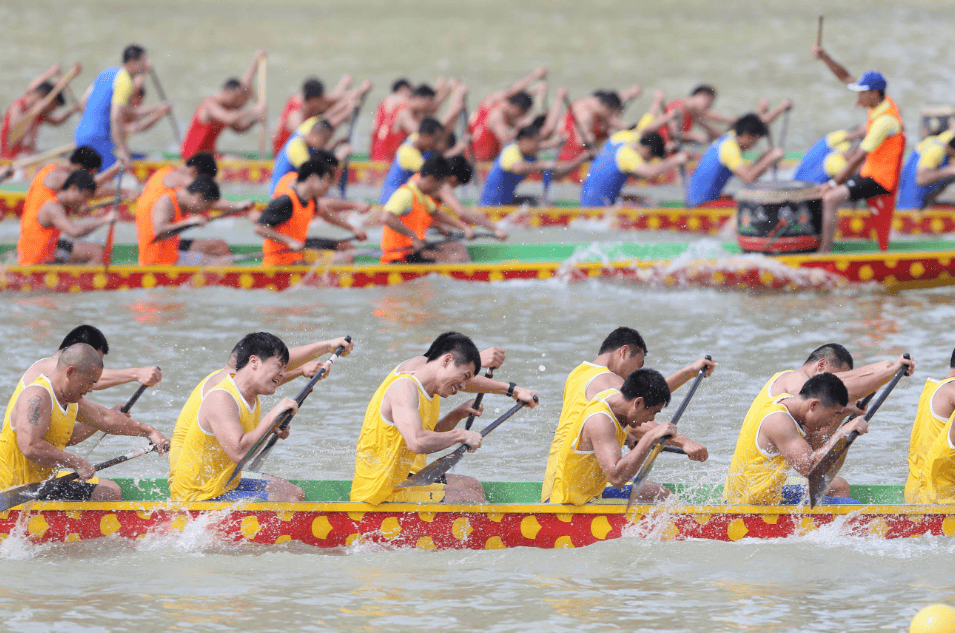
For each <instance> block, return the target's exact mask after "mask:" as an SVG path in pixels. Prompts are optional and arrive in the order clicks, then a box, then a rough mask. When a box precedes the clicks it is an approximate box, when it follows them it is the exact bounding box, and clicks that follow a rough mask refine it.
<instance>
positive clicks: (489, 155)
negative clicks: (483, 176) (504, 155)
mask: <svg viewBox="0 0 955 633" xmlns="http://www.w3.org/2000/svg"><path fill="white" fill-rule="evenodd" d="M546 77H547V68H546V67H544V66H541V67H540V68H538V69H537V70H535V71H534V72H532V73H531V74H529V75H527V76H526V77H524V78H523V79H521V80H519V81H517V82H515V83H514V84H512V85H511V86H510V87H509V88H507V89H506V90H501V91H499V92H495V93H494V94H492V95H490V96H489V97H487V98H486V99H484V100H483V101H481V103H480V104H479V105H478V108H477V110H475V111H474V114H472V115H471V120H470V121H468V128H469V130H470V132H471V137H472V140H471V146H472V147H473V148H474V157H473V158H474V160H494V159H495V158H497V155H498V154H500V153H501V148H502V147H504V146H505V145H507V144H508V143H510V142H511V141H513V140H514V138H515V137H516V136H517V131H518V130H519V129H521V128H522V127H524V126H526V125H530V124H531V123H532V122H533V119H534V114H533V113H532V112H531V108H532V106H533V105H534V94H532V91H531V86H532V85H533V84H534V83H535V82H537V81H541V82H543V81H544V79H545V78H546ZM535 88H536V89H537V90H534V93H535V94H536V93H539V92H544V91H546V83H541V84H538V86H536V87H535ZM556 126H557V120H556V117H555V119H554V121H553V125H552V127H555V128H556ZM544 136H550V133H546V134H545V135H544Z"/></svg>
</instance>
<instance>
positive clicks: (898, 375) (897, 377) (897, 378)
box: [863, 353, 912, 422]
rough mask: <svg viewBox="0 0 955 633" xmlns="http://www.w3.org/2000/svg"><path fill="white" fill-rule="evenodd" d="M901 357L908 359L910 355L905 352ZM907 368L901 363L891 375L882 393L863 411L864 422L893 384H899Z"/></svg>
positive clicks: (876, 409)
mask: <svg viewBox="0 0 955 633" xmlns="http://www.w3.org/2000/svg"><path fill="white" fill-rule="evenodd" d="M902 358H904V359H906V360H909V359H910V358H912V357H911V356H909V355H908V353H906V354H902ZM908 370H909V368H908V365H902V366H901V367H899V371H897V372H895V376H893V377H892V381H891V382H890V383H889V384H888V385H887V386H886V387H885V389H883V390H882V393H880V394H879V397H878V398H876V400H875V402H874V403H873V404H872V406H871V407H870V408H869V410H868V411H866V412H865V416H863V417H864V418H865V421H866V422H868V421H869V420H871V419H872V416H874V415H875V412H876V411H878V410H879V407H881V406H882V403H883V402H885V399H886V398H888V397H889V393H891V392H892V390H893V389H894V388H895V386H896V385H897V384H899V381H900V380H902V376H904V375H905V372H907V371H908Z"/></svg>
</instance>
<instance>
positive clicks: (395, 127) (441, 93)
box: [376, 82, 467, 161]
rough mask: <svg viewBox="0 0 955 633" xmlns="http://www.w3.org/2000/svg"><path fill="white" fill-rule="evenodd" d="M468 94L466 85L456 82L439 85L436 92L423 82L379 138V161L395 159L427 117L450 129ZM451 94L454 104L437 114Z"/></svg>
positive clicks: (400, 107) (462, 108)
mask: <svg viewBox="0 0 955 633" xmlns="http://www.w3.org/2000/svg"><path fill="white" fill-rule="evenodd" d="M466 94H467V86H465V85H464V84H460V83H456V82H455V83H452V84H450V85H448V86H445V87H439V89H438V90H437V91H436V90H435V89H434V88H432V87H431V86H428V85H427V84H421V85H420V86H418V87H417V88H415V89H414V90H413V91H412V93H411V96H410V97H409V98H408V103H407V105H405V106H398V108H399V110H398V112H397V113H396V114H395V118H394V121H393V122H392V124H391V126H390V127H389V128H388V132H387V134H386V135H385V137H384V138H382V139H381V140H380V141H379V143H380V146H379V148H378V156H379V158H378V159H376V160H387V161H390V160H393V159H394V157H395V153H396V152H397V151H398V148H399V147H400V146H401V144H402V143H404V142H405V140H406V139H407V138H408V137H409V136H410V135H412V134H414V133H415V132H417V131H418V128H419V127H420V126H421V122H422V121H423V120H424V119H425V118H426V117H434V118H437V119H438V121H439V122H440V123H441V126H442V127H444V128H450V127H451V125H452V124H453V123H454V121H455V119H457V118H458V116H459V115H460V114H461V112H462V111H463V110H464V98H465V95H466ZM449 95H451V96H452V99H451V104H450V106H449V107H448V110H447V112H445V113H444V116H441V117H438V116H437V112H438V109H440V107H441V104H442V103H443V102H444V100H445V99H446V98H448V96H449ZM379 136H380V133H379ZM389 152H390V153H389Z"/></svg>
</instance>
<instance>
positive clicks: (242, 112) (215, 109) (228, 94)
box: [180, 50, 266, 159]
mask: <svg viewBox="0 0 955 633" xmlns="http://www.w3.org/2000/svg"><path fill="white" fill-rule="evenodd" d="M264 60H265V51H264V50H259V51H258V52H257V53H256V54H255V59H254V60H253V61H252V65H251V66H249V69H248V70H246V71H245V74H244V75H242V79H237V78H235V77H232V78H230V79H228V80H227V81H226V82H225V84H224V85H223V86H222V89H221V90H219V92H217V93H215V94H214V95H210V96H208V97H206V98H205V99H203V100H202V101H200V102H199V107H198V108H196V113H195V114H194V115H193V116H192V122H191V123H190V124H189V129H188V130H186V135H185V136H184V137H183V139H182V147H181V149H180V154H181V155H182V157H183V158H184V159H187V158H191V157H192V155H193V154H195V153H197V152H209V153H210V154H215V153H216V140H217V139H218V138H219V134H221V133H222V131H223V130H224V129H226V128H227V127H228V128H229V129H231V130H233V131H235V132H247V131H248V130H249V129H250V128H251V127H252V126H253V125H255V124H256V123H263V122H264V121H265V114H266V112H265V108H266V102H265V95H255V96H256V97H257V103H255V104H253V105H250V106H248V107H245V104H246V103H248V101H249V99H250V98H251V97H252V96H253V90H252V80H253V79H254V78H255V73H256V71H257V70H258V68H259V64H260V63H262V62H263V61H264Z"/></svg>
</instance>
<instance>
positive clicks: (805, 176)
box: [793, 135, 833, 184]
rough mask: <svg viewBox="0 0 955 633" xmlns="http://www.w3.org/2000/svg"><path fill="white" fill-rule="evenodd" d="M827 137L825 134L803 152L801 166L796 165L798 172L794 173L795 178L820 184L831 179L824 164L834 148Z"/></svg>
mask: <svg viewBox="0 0 955 633" xmlns="http://www.w3.org/2000/svg"><path fill="white" fill-rule="evenodd" d="M827 136H828V135H827ZM826 138H827V137H826V136H823V137H822V138H821V139H819V140H818V141H816V142H815V143H814V144H813V146H812V147H810V148H809V149H808V150H806V153H805V154H803V157H802V160H801V161H799V166H798V167H796V173H794V174H793V180H800V181H802V182H817V183H819V184H822V183H824V182H826V181H828V180H829V176H828V175H826V170H825V167H824V164H825V162H826V156H828V155H829V152H831V151H833V150H832V148H831V147H829V143H828V142H827V140H826Z"/></svg>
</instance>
